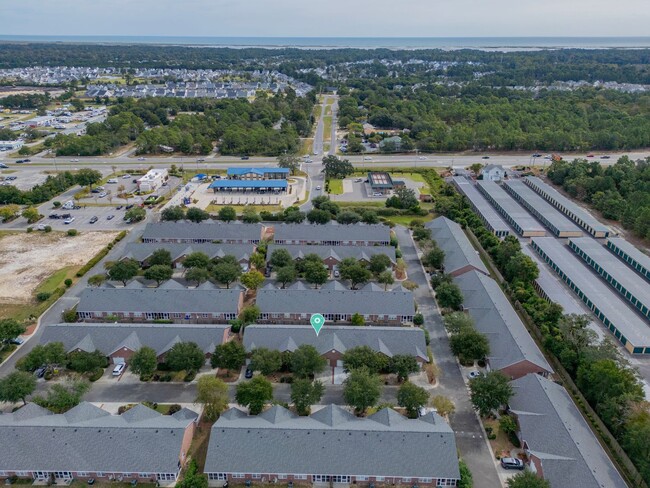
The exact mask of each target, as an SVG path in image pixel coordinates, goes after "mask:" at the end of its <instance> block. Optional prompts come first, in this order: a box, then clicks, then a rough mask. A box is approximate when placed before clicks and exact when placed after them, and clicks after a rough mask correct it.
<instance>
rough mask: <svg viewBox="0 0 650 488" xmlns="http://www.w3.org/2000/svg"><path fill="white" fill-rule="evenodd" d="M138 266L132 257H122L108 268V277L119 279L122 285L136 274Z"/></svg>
mask: <svg viewBox="0 0 650 488" xmlns="http://www.w3.org/2000/svg"><path fill="white" fill-rule="evenodd" d="M139 269H140V266H138V262H137V261H135V260H133V259H123V260H121V261H116V262H115V263H113V264H112V265H111V267H110V268H109V269H108V277H109V278H110V279H111V280H116V281H121V282H122V284H123V285H124V286H126V284H127V283H128V282H129V280H131V279H132V278H133V277H134V276H135V275H137V274H138V271H139Z"/></svg>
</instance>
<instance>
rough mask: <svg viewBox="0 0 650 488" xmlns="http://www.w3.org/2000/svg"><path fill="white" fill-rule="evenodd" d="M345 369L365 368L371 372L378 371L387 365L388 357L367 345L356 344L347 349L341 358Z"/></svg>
mask: <svg viewBox="0 0 650 488" xmlns="http://www.w3.org/2000/svg"><path fill="white" fill-rule="evenodd" d="M341 359H342V361H343V367H344V368H345V370H346V371H353V370H355V369H360V368H366V369H368V370H369V371H370V372H371V373H379V372H380V371H382V370H384V369H386V368H387V367H388V363H389V361H388V358H387V357H386V356H384V355H383V354H380V353H378V352H375V351H373V350H372V349H371V348H370V347H369V346H357V347H353V348H351V349H348V350H347V351H345V352H344V353H343V357H342V358H341Z"/></svg>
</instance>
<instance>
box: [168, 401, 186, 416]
mask: <svg viewBox="0 0 650 488" xmlns="http://www.w3.org/2000/svg"><path fill="white" fill-rule="evenodd" d="M182 408H183V407H181V406H180V405H179V404H178V403H174V404H173V405H170V406H169V410H168V411H167V415H174V414H175V413H176V412H180V411H181V409H182Z"/></svg>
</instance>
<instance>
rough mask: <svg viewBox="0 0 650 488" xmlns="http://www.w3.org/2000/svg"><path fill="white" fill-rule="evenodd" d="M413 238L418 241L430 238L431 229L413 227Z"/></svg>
mask: <svg viewBox="0 0 650 488" xmlns="http://www.w3.org/2000/svg"><path fill="white" fill-rule="evenodd" d="M392 198H395V197H392ZM413 239H415V240H416V241H418V242H419V241H426V240H429V239H431V229H427V228H426V227H416V228H415V229H413Z"/></svg>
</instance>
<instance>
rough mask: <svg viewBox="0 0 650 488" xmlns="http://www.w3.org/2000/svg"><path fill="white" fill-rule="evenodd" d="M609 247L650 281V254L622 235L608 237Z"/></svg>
mask: <svg viewBox="0 0 650 488" xmlns="http://www.w3.org/2000/svg"><path fill="white" fill-rule="evenodd" d="M607 248H608V249H609V250H610V251H612V252H613V253H614V254H616V255H617V256H618V257H619V258H620V259H621V260H623V261H625V262H626V263H627V264H629V265H630V267H631V268H632V269H634V270H636V271H637V272H638V273H639V274H640V275H641V276H643V277H644V278H645V279H647V280H648V281H650V256H648V255H647V254H645V253H643V252H641V251H640V250H639V249H637V248H636V247H634V246H633V245H632V244H630V243H629V242H627V241H626V240H625V239H623V238H620V237H614V238H610V239H607Z"/></svg>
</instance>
